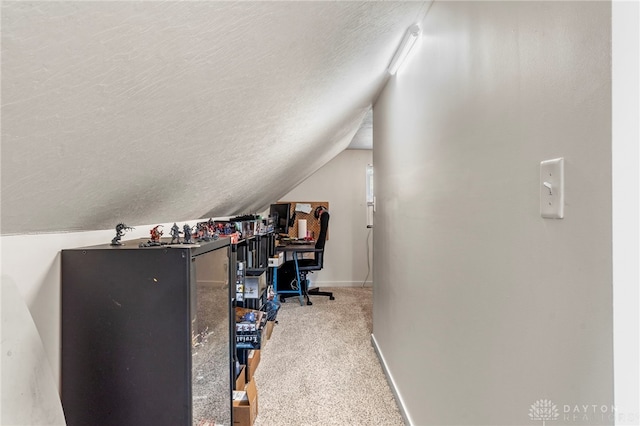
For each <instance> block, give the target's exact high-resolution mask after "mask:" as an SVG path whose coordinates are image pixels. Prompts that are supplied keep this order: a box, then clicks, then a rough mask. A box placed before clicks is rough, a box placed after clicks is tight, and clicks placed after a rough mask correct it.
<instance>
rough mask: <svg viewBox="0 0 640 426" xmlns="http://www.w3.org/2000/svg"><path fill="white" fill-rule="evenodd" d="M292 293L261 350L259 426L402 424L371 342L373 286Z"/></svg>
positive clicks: (258, 385)
mask: <svg viewBox="0 0 640 426" xmlns="http://www.w3.org/2000/svg"><path fill="white" fill-rule="evenodd" d="M323 290H333V291H334V295H335V298H336V299H335V300H331V301H330V300H329V299H328V298H327V297H322V296H315V297H313V296H312V298H311V300H312V302H313V306H306V305H305V306H300V304H299V303H298V300H297V298H289V299H287V302H286V303H283V304H282V308H281V309H280V312H279V314H278V321H279V324H276V326H275V328H274V330H273V334H272V336H271V339H270V340H269V341H268V342H267V345H266V346H265V347H264V349H263V350H262V352H261V361H260V365H259V366H258V369H257V371H256V374H255V376H254V380H255V382H256V385H257V388H258V417H257V419H256V422H255V426H280V425H282V426H285V425H295V426H302V425H384V426H394V425H399V426H400V425H403V424H404V422H403V419H402V417H401V415H400V413H399V411H398V408H397V406H396V403H395V400H394V398H393V395H392V393H391V389H390V388H389V385H388V383H387V381H386V378H385V376H384V373H383V371H382V368H381V366H380V363H379V360H378V358H377V356H376V354H375V351H374V349H373V347H372V346H371V331H372V314H371V309H372V302H373V301H372V290H371V288H334V289H323Z"/></svg>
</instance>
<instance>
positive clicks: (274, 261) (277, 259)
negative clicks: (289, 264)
mask: <svg viewBox="0 0 640 426" xmlns="http://www.w3.org/2000/svg"><path fill="white" fill-rule="evenodd" d="M283 263H284V252H282V251H281V252H278V253H276V254H275V256H273V257H270V258H269V267H271V268H277V267H278V266H280V265H282V264H283Z"/></svg>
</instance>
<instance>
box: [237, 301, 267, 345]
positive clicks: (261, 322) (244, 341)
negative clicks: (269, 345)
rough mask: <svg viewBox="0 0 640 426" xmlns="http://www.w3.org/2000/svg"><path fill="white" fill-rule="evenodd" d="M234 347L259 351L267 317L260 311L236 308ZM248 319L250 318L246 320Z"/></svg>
mask: <svg viewBox="0 0 640 426" xmlns="http://www.w3.org/2000/svg"><path fill="white" fill-rule="evenodd" d="M235 316H236V318H235V319H236V347H237V348H238V349H260V345H261V343H262V340H263V339H262V334H263V331H264V327H265V323H266V322H267V317H266V315H265V314H264V312H262V311H256V310H254V309H247V308H241V307H236V315H235ZM248 317H250V318H248Z"/></svg>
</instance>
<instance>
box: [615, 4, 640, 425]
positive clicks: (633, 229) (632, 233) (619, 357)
mask: <svg viewBox="0 0 640 426" xmlns="http://www.w3.org/2000/svg"><path fill="white" fill-rule="evenodd" d="M612 14H613V16H612V18H613V19H612V20H613V22H612V25H613V31H612V36H613V40H612V41H613V42H612V47H613V54H612V74H613V87H612V91H613V94H612V101H613V105H612V107H613V114H612V115H613V123H612V124H613V134H612V137H613V141H612V143H613V146H612V157H613V158H612V166H613V176H612V178H613V188H612V189H613V200H612V201H613V310H614V319H613V324H614V334H613V339H614V373H615V374H614V382H615V392H614V393H615V404H616V410H618V412H619V413H621V415H620V416H618V418H617V419H616V420H617V422H616V424H618V425H638V424H640V409H639V405H640V348H639V343H640V322H639V318H640V316H639V315H640V314H639V310H640V309H639V306H640V298H639V296H640V291H639V290H638V283H639V282H640V270H639V265H638V258H640V248H639V239H640V238H639V237H640V233H639V230H640V208H639V198H640V180H639V179H638V178H639V176H640V175H639V170H638V165H639V163H640V156H639V153H640V148H639V145H640V125H639V124H638V117H639V116H640V78H639V77H638V76H640V3H638V2H628V1H614V2H613V5H612Z"/></svg>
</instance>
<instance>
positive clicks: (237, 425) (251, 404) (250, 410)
mask: <svg viewBox="0 0 640 426" xmlns="http://www.w3.org/2000/svg"><path fill="white" fill-rule="evenodd" d="M257 416H258V389H257V388H256V382H255V380H252V381H250V382H249V383H247V385H246V386H245V389H244V390H243V391H233V424H234V426H251V425H253V422H254V421H255V420H256V417H257Z"/></svg>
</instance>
